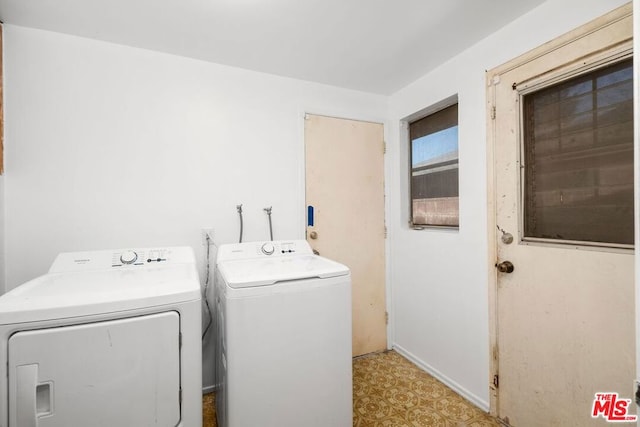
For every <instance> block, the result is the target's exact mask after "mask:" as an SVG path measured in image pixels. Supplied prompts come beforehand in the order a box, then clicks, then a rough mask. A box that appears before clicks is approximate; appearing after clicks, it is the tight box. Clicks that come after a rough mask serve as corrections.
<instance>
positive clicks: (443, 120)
mask: <svg viewBox="0 0 640 427" xmlns="http://www.w3.org/2000/svg"><path fill="white" fill-rule="evenodd" d="M409 140H410V152H411V160H410V161H411V222H412V225H413V226H417V227H420V226H448V227H458V225H459V220H458V218H459V214H458V212H459V208H458V104H454V105H451V106H449V107H447V108H444V109H442V110H439V111H438V112H436V113H433V114H430V115H428V116H426V117H423V118H421V119H419V120H416V121H414V122H411V123H409Z"/></svg>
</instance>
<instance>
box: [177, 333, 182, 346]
mask: <svg viewBox="0 0 640 427" xmlns="http://www.w3.org/2000/svg"><path fill="white" fill-rule="evenodd" d="M178 348H179V349H180V348H182V332H179V333H178Z"/></svg>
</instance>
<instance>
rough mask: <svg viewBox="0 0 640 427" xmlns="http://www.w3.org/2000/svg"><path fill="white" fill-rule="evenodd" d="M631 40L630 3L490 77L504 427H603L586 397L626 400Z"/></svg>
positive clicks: (497, 381)
mask: <svg viewBox="0 0 640 427" xmlns="http://www.w3.org/2000/svg"><path fill="white" fill-rule="evenodd" d="M631 38H632V19H631V7H630V5H628V6H625V7H622V8H620V9H618V10H616V11H614V12H612V13H610V14H608V15H606V16H604V17H602V18H600V19H598V20H596V21H594V22H592V23H589V24H587V25H586V26H584V27H582V28H579V29H577V30H575V31H574V32H572V33H569V34H567V35H565V36H563V37H561V38H560V39H558V40H555V41H553V42H551V43H549V44H547V45H545V46H542V47H541V48H539V49H537V50H535V51H533V52H530V53H528V54H526V55H524V56H523V57H520V58H517V59H515V60H514V61H511V62H510V63H508V64H505V65H503V66H501V67H498V68H497V69H494V70H491V71H490V72H489V74H488V85H489V102H490V103H491V104H490V117H489V119H488V121H489V136H490V139H489V141H490V143H492V144H493V147H492V148H490V152H491V153H492V154H491V155H490V158H491V157H492V159H493V164H492V165H490V168H492V169H493V174H492V175H493V179H492V181H490V186H491V187H493V196H492V197H493V199H494V209H495V211H494V212H495V222H494V223H493V224H490V228H491V232H492V233H493V236H492V241H493V242H494V244H495V252H494V255H495V258H494V260H495V262H496V276H495V283H496V289H495V290H494V293H493V298H494V301H493V304H494V307H493V310H491V312H492V313H495V314H494V316H495V317H494V321H495V323H494V325H495V326H494V328H495V331H494V332H495V334H494V342H493V346H494V351H493V357H494V360H493V371H494V372H493V373H494V374H495V377H494V378H493V380H494V381H493V384H492V388H493V391H494V395H493V400H492V403H493V404H492V409H493V410H494V411H495V412H496V413H497V415H498V416H499V417H500V418H502V419H503V420H504V421H506V422H507V423H508V424H510V425H512V426H518V427H520V426H542V425H544V426H563V427H564V426H588V425H606V424H607V420H606V419H605V418H606V417H605V416H604V415H605V414H604V413H602V411H599V413H598V414H597V415H598V416H597V417H595V418H594V417H592V412H593V407H594V398H595V394H596V393H609V392H615V393H618V394H619V395H620V398H625V399H631V398H632V397H633V394H632V393H633V379H634V378H635V365H634V357H635V328H634V324H635V314H634V310H635V308H634V285H633V273H634V271H633V248H632V244H633V197H632V196H631V197H630V199H629V198H628V197H627V198H626V202H621V201H620V199H619V196H620V194H622V193H624V192H627V193H628V192H629V191H630V194H633V161H632V160H631V159H633V145H632V140H633V122H632V104H633V99H632V96H633V95H632V93H633V91H632V86H633V82H632V77H631V79H630V80H629V79H627V80H624V81H623V80H617V79H618V78H619V76H620V75H622V74H620V73H623V74H625V75H631V76H632V75H633V74H632V66H631V65H630V64H631V61H630V55H631ZM625 61H627V62H625ZM608 67H613V68H608ZM616 67H617V68H616ZM620 70H622V71H620ZM563 85H564V86H563ZM583 89H584V91H583ZM587 89H588V90H587ZM554 91H555V92H554ZM589 91H590V92H589ZM554 96H555V97H556V98H553V97H554ZM545 97H546V98H545ZM552 98H553V100H552ZM531 100H538V101H540V102H539V103H538V104H535V103H532V102H534V101H531ZM545 103H546V104H545ZM552 110H554V111H552ZM624 117H627V119H624V120H622V121H619V120H618V119H620V118H624ZM616 120H618V121H616ZM629 120H631V122H629ZM623 121H626V123H622V122H623ZM598 122H600V123H598ZM584 123H589V125H584ZM625 126H626V127H625ZM589 127H591V129H588V128H589ZM629 201H630V203H631V208H630V211H629ZM621 203H622V204H624V203H626V207H621ZM620 215H621V216H620ZM629 220H630V221H631V228H629V227H628V224H627V226H623V225H624V224H622V223H623V222H625V223H628V221H629ZM625 227H626V228H625ZM494 260H492V262H493V261H494ZM629 406H630V407H635V405H629ZM631 409H632V412H635V408H631Z"/></svg>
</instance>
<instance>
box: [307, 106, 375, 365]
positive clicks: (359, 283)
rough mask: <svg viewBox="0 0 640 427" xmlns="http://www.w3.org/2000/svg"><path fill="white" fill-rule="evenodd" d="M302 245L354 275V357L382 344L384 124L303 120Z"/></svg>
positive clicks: (313, 117) (311, 117) (327, 118)
mask: <svg viewBox="0 0 640 427" xmlns="http://www.w3.org/2000/svg"><path fill="white" fill-rule="evenodd" d="M305 119H306V120H305V137H304V138H305V162H306V163H305V164H306V180H305V182H306V205H307V240H308V241H309V243H310V244H311V247H312V248H313V249H314V250H315V251H317V252H318V253H319V254H320V255H322V256H325V257H327V258H330V259H334V260H336V261H338V262H340V263H342V264H345V265H346V266H348V267H349V269H350V270H351V279H352V301H353V312H352V316H353V355H354V356H358V355H362V354H367V353H371V352H374V351H380V350H384V349H386V347H387V337H386V305H385V242H384V239H385V224H384V130H383V126H382V124H379V123H370V122H361V121H355V120H345V119H338V118H333V117H325V116H316V115H311V114H307V115H306V117H305Z"/></svg>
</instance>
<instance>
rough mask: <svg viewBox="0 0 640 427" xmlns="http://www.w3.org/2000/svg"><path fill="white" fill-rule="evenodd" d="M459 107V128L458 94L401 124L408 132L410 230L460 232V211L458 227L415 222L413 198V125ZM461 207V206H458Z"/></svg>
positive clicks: (407, 118)
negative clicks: (451, 108)
mask: <svg viewBox="0 0 640 427" xmlns="http://www.w3.org/2000/svg"><path fill="white" fill-rule="evenodd" d="M456 104H457V105H458V118H457V123H458V127H459V126H460V110H459V108H460V102H459V100H458V94H455V95H452V96H450V97H448V98H445V99H443V100H441V101H439V102H436V103H435V104H432V105H430V106H429V107H426V108H424V109H422V110H420V111H418V112H416V113H414V114H412V115H410V116H408V117H406V118H404V119H403V120H402V121H401V123H402V125H403V126H404V128H405V130H406V133H405V135H406V141H407V145H406V150H407V153H408V161H407V168H408V171H407V176H408V185H407V193H406V194H407V195H408V207H409V219H408V224H409V228H410V229H413V230H442V231H454V232H455V231H458V230H460V212H459V210H458V225H437V224H416V223H414V222H413V197H412V181H413V179H412V178H413V167H412V163H413V141H412V140H411V124H412V123H414V122H417V121H418V120H422V119H424V118H425V117H428V116H431V115H433V114H436V113H438V112H440V111H442V110H444V109H446V108H449V107H451V106H453V105H456ZM457 145H458V199H460V195H459V194H460V193H459V190H460V184H459V179H460V136H459V135H458V141H457ZM458 206H459V205H458Z"/></svg>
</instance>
